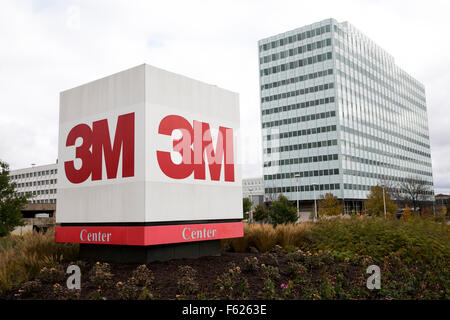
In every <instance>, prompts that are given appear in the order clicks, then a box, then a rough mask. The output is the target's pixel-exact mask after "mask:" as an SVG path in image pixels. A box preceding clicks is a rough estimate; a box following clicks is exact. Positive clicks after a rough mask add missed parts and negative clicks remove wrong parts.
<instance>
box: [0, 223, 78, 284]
mask: <svg viewBox="0 0 450 320" xmlns="http://www.w3.org/2000/svg"><path fill="white" fill-rule="evenodd" d="M78 248H79V246H78V245H76V244H67V243H64V244H63V243H56V242H55V240H54V232H53V230H48V231H47V232H46V233H37V232H29V233H26V234H25V235H23V236H13V235H9V236H7V237H4V238H0V293H1V292H4V291H7V290H11V289H13V288H15V287H19V286H20V285H21V284H22V283H23V282H26V281H28V280H31V279H33V278H35V277H36V276H37V275H38V274H39V272H40V270H41V269H42V268H43V267H55V266H56V265H58V264H59V263H61V262H62V261H64V260H67V261H70V260H74V259H76V257H77V256H78Z"/></svg>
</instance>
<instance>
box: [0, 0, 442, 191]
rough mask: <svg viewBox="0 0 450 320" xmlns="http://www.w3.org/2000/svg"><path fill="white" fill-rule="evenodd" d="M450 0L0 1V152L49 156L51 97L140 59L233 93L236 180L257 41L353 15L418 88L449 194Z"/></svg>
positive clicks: (253, 161) (43, 159) (253, 107)
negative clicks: (237, 133) (237, 129)
mask: <svg viewBox="0 0 450 320" xmlns="http://www.w3.org/2000/svg"><path fill="white" fill-rule="evenodd" d="M449 13H450V1H448V0H443V1H435V0H428V1H393V0H390V1H382V0H372V1H370V0H366V1H362V0H360V1H336V0H334V1H299V0H296V1H283V0H277V1H273V0H270V1H261V0H258V1H245V0H239V1H231V0H227V1H213V0H210V1H191V0H185V1H168V0H164V1H112V0H104V1H96V0H89V1H62V0H58V1H56V0H55V1H48V0H41V1H39V0H36V1H22V0H11V1H9V0H6V1H5V0H2V1H1V7H0V41H1V47H0V159H2V160H4V161H7V162H8V163H9V164H10V167H11V169H19V168H23V167H28V166H30V164H31V163H35V164H37V165H42V164H49V163H53V162H55V161H56V158H57V139H58V138H57V133H58V109H59V92H60V91H63V90H67V89H70V88H72V87H75V86H78V85H80V84H83V83H85V82H89V81H92V80H95V79H98V78H101V77H104V76H107V75H109V74H112V73H116V72H118V71H122V70H124V69H128V68H130V67H134V66H136V65H139V64H142V63H148V64H151V65H154V66H157V67H160V68H163V69H166V70H168V71H172V72H176V73H180V74H183V75H186V76H189V77H191V78H194V79H198V80H201V81H204V82H207V83H211V84H216V85H218V86H219V87H222V88H225V89H229V90H232V91H235V92H238V93H239V94H240V106H241V123H242V125H241V126H242V129H243V130H242V138H243V140H242V143H243V163H244V177H254V176H259V175H262V167H261V158H262V157H261V129H260V128H261V125H260V117H259V108H260V105H259V91H258V89H259V78H258V77H259V73H258V48H257V41H258V40H260V39H262V38H265V37H268V36H271V35H275V34H278V33H281V32H285V31H288V30H292V29H295V28H299V27H302V26H304V25H307V24H311V23H314V22H317V21H321V20H324V19H328V18H335V19H337V20H338V21H340V22H342V21H349V22H350V23H352V24H353V25H354V26H355V27H356V28H358V29H359V30H361V31H362V32H363V33H365V34H366V35H367V36H368V37H369V38H371V39H372V40H373V41H375V42H376V43H377V44H379V45H380V46H381V47H382V48H384V49H385V50H386V51H387V52H389V53H390V54H391V55H392V56H393V57H394V58H395V60H396V63H397V64H398V65H399V66H400V67H401V68H403V69H404V70H405V71H407V72H408V73H409V74H410V75H412V76H413V77H415V78H416V79H418V80H419V81H420V82H422V83H423V84H424V85H425V88H426V94H427V106H428V119H429V120H428V121H429V127H430V139H431V154H432V160H433V176H434V184H435V191H436V193H439V192H446V193H449V192H450V139H449V136H450V110H449V107H450V105H449V103H448V101H449V98H450V41H449V40H448V37H447V35H448V30H450V19H449V17H448V15H449Z"/></svg>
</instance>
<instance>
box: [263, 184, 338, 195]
mask: <svg viewBox="0 0 450 320" xmlns="http://www.w3.org/2000/svg"><path fill="white" fill-rule="evenodd" d="M339 188H340V185H339V183H331V184H311V185H303V186H289V187H274V188H265V189H264V192H265V193H266V194H270V193H286V192H297V191H299V192H309V191H314V190H315V191H323V190H339Z"/></svg>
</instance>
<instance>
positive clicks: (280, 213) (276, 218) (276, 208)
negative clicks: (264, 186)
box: [269, 194, 298, 225]
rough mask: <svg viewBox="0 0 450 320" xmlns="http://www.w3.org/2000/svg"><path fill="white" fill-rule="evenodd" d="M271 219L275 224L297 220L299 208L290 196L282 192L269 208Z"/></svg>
mask: <svg viewBox="0 0 450 320" xmlns="http://www.w3.org/2000/svg"><path fill="white" fill-rule="evenodd" d="M269 217H270V221H271V222H272V223H273V224H274V225H278V224H282V223H289V222H296V221H297V219H298V215H297V208H296V207H294V206H293V205H292V203H291V202H290V201H289V199H288V198H286V197H285V196H284V195H282V194H280V195H279V196H278V200H277V201H273V202H272V203H271V205H270V208H269Z"/></svg>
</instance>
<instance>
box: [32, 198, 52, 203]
mask: <svg viewBox="0 0 450 320" xmlns="http://www.w3.org/2000/svg"><path fill="white" fill-rule="evenodd" d="M28 202H29V203H56V199H42V200H29V201H28Z"/></svg>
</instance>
